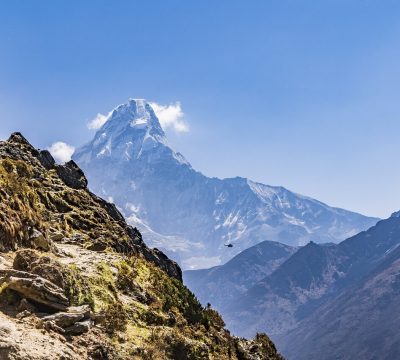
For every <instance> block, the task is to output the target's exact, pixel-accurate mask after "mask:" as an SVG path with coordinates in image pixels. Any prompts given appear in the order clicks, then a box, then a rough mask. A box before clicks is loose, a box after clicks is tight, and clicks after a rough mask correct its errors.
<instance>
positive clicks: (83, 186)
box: [0, 132, 182, 280]
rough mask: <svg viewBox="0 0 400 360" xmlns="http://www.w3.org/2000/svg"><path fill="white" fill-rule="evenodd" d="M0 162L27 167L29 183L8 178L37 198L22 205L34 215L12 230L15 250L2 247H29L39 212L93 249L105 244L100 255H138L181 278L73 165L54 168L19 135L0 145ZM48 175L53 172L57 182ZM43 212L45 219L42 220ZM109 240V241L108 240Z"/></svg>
mask: <svg viewBox="0 0 400 360" xmlns="http://www.w3.org/2000/svg"><path fill="white" fill-rule="evenodd" d="M1 159H12V160H16V161H22V162H23V163H20V164H21V167H22V164H23V165H24V166H29V167H30V168H29V169H26V170H25V171H28V170H29V171H32V173H33V176H32V178H33V179H30V178H24V175H27V174H22V173H21V174H18V170H17V169H12V170H11V174H10V176H11V177H13V180H14V181H19V182H21V184H23V185H26V192H27V193H31V190H33V191H35V189H36V190H37V191H36V193H35V194H34V195H37V197H38V199H29V200H30V202H31V203H32V202H35V204H31V203H30V204H26V205H27V206H29V207H30V209H29V210H30V211H32V213H33V214H32V216H30V219H20V221H19V223H17V224H15V225H19V228H20V229H19V231H20V232H21V234H22V236H21V237H20V238H19V239H18V238H15V239H14V240H13V244H8V241H3V242H2V241H0V243H3V246H4V245H6V246H8V247H9V248H11V247H15V246H19V245H22V244H23V243H25V244H27V243H28V241H29V239H30V237H31V235H32V234H31V232H32V220H33V219H31V218H32V217H33V215H35V212H38V211H39V210H42V213H43V214H41V215H40V216H39V217H41V218H46V217H50V216H51V217H55V216H57V217H58V218H59V219H60V221H61V222H66V223H67V224H66V225H67V226H68V227H69V228H72V229H75V230H79V231H83V232H85V233H86V235H87V236H88V237H90V238H91V241H90V242H91V246H94V244H103V246H102V249H103V250H104V249H105V248H107V247H108V246H110V247H111V248H114V249H115V250H116V251H119V252H121V253H124V254H141V255H142V256H144V257H146V259H147V260H149V261H152V262H154V263H155V264H156V265H157V266H160V267H161V268H163V269H164V270H165V271H167V272H169V275H171V276H173V277H176V278H177V279H180V280H181V279H182V272H181V270H180V268H179V266H178V265H177V264H176V263H175V262H174V261H172V260H170V259H168V258H167V257H166V256H163V255H161V252H160V251H159V250H152V249H150V248H148V247H147V246H146V245H145V243H144V242H143V239H142V237H141V235H140V233H139V231H137V229H134V228H133V227H131V226H129V225H128V224H127V223H126V222H125V220H124V218H123V216H122V214H121V213H120V212H119V211H118V209H117V208H116V207H115V205H113V204H109V203H107V202H106V201H105V200H103V199H101V198H99V197H97V196H96V195H94V194H92V193H91V192H90V191H89V190H88V189H87V180H86V177H85V175H84V173H83V172H82V170H81V169H80V168H79V167H78V166H77V165H76V163H75V162H74V161H70V162H68V163H66V164H65V165H56V164H55V162H54V159H53V160H52V158H51V155H50V154H49V153H43V151H42V152H41V151H38V150H36V149H35V148H34V147H33V146H32V145H31V144H30V143H29V142H28V140H26V138H25V137H24V136H23V135H22V134H20V133H18V132H17V133H13V134H12V135H11V136H10V138H9V140H8V141H4V142H0V160H1ZM52 170H56V173H57V175H58V176H57V175H55V174H54V172H52ZM47 172H49V174H51V175H50V176H48V177H47V178H46V176H45V173H47ZM49 180H50V182H49ZM63 185H66V186H63ZM43 190H44V191H43ZM4 196H5V195H4ZM32 196H33V195H32ZM0 200H1V193H0ZM18 206H20V205H18ZM35 207H37V208H35ZM40 207H42V209H40ZM43 207H44V209H43ZM74 208H79V211H77V212H75V211H74ZM46 212H47V214H45V213H46ZM0 213H1V209H0ZM50 213H51V214H50ZM36 215H38V214H36ZM86 215H90V216H86ZM0 216H1V214H0ZM88 217H89V218H90V219H88ZM110 221H112V227H113V229H112V231H110V229H107V228H106V224H107V223H109V222H110ZM43 225H46V224H42V227H43V229H40V228H39V226H37V229H35V230H34V233H35V234H38V232H40V230H43V231H42V235H43V233H44V232H46V231H47V230H49V229H45V228H44V226H43ZM2 230H3V229H2V228H1V227H0V240H1V238H2V237H5V236H6V234H3V235H2V233H3V232H4V230H3V231H2ZM108 237H111V239H110V238H108ZM36 239H37V240H38V241H39V240H40V244H39V246H46V245H45V241H42V240H45V237H44V236H43V237H39V238H38V237H36ZM43 250H47V249H43Z"/></svg>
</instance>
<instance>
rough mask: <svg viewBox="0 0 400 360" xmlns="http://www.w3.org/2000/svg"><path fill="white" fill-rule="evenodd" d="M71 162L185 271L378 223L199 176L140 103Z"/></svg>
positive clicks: (242, 182) (331, 238) (242, 183)
mask: <svg viewBox="0 0 400 360" xmlns="http://www.w3.org/2000/svg"><path fill="white" fill-rule="evenodd" d="M74 160H75V161H76V162H77V163H78V164H79V165H80V166H81V167H82V168H83V169H84V170H85V173H86V174H87V176H88V179H89V184H90V187H91V189H92V190H93V191H95V192H96V193H98V194H99V195H102V196H104V197H106V198H109V199H112V200H113V201H114V202H115V203H116V204H117V206H118V207H119V208H120V209H121V210H122V211H123V213H124V214H125V215H126V217H127V218H128V220H129V221H130V223H131V224H133V225H135V226H137V227H138V228H139V229H140V230H141V231H142V232H143V233H144V235H145V236H146V238H147V239H149V243H150V244H151V245H152V246H157V247H158V248H161V249H162V250H163V251H165V252H166V253H167V254H168V255H169V256H172V257H173V258H174V259H176V260H178V261H179V262H180V263H181V264H182V265H183V267H184V268H186V269H188V268H192V269H193V268H203V267H210V266H213V265H218V264H221V263H224V262H226V261H228V260H229V259H231V258H232V257H233V256H235V255H236V254H238V253H239V252H240V251H242V250H244V249H247V248H249V247H250V246H252V245H255V244H257V243H259V242H261V241H264V240H272V241H279V242H283V243H286V244H288V245H296V246H297V245H303V244H306V243H307V242H309V241H310V240H312V241H315V242H339V241H341V240H343V239H345V238H347V237H349V236H351V235H354V234H356V233H358V232H359V231H362V230H365V229H367V228H369V227H370V226H372V225H374V224H375V223H376V221H377V219H375V218H370V217H365V216H363V215H360V214H357V213H353V212H350V211H346V210H342V209H338V208H332V207H330V206H328V205H326V204H323V203H321V202H319V201H317V200H314V199H311V198H308V197H305V196H302V195H298V194H295V193H293V192H291V191H289V190H287V189H285V188H283V187H279V186H269V185H264V184H260V183H256V182H253V181H250V180H248V179H245V178H240V177H236V178H229V179H218V178H209V177H206V176H204V175H203V174H201V173H200V172H198V171H195V170H194V169H193V168H192V167H191V165H190V164H189V162H188V161H187V160H186V159H185V158H184V157H183V156H182V155H181V154H180V153H178V152H175V151H174V150H173V149H172V148H171V147H170V146H169V145H168V142H167V139H166V136H165V133H164V131H163V129H162V128H161V126H160V122H159V121H158V119H157V116H156V114H155V112H154V111H153V109H152V107H151V105H150V104H149V103H148V102H146V101H145V100H129V101H128V102H127V103H126V104H123V105H119V106H118V107H116V108H115V109H114V110H113V111H112V112H111V113H110V115H109V117H108V119H107V121H106V122H105V124H104V125H103V126H102V127H101V128H100V129H99V130H98V131H97V133H96V135H95V137H94V139H93V140H92V141H90V142H89V143H88V144H86V145H85V146H83V147H82V148H80V149H78V151H77V152H76V153H75V155H74ZM260 161H261V159H260ZM225 244H233V247H229V248H228V247H226V246H224V245H225Z"/></svg>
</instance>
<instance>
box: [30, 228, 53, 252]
mask: <svg viewBox="0 0 400 360" xmlns="http://www.w3.org/2000/svg"><path fill="white" fill-rule="evenodd" d="M29 242H30V243H31V245H32V247H33V248H35V249H40V250H43V251H49V250H50V246H51V243H50V241H49V240H48V239H47V238H46V237H45V236H44V235H43V234H42V233H41V232H40V231H39V230H37V229H32V231H31V234H30V237H29Z"/></svg>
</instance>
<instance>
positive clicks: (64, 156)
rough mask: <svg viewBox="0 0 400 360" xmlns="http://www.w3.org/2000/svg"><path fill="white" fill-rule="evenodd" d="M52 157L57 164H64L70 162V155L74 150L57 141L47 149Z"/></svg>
mask: <svg viewBox="0 0 400 360" xmlns="http://www.w3.org/2000/svg"><path fill="white" fill-rule="evenodd" d="M47 150H49V151H50V153H51V155H53V157H54V159H55V160H56V161H57V162H59V163H65V162H67V161H70V160H71V156H72V154H73V153H74V152H75V148H74V147H73V146H71V145H68V144H66V143H65V142H62V141H57V142H55V143H54V144H53V145H51V146H50V147H48V148H47Z"/></svg>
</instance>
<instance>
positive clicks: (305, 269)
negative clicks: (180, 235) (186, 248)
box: [184, 213, 400, 360]
mask: <svg viewBox="0 0 400 360" xmlns="http://www.w3.org/2000/svg"><path fill="white" fill-rule="evenodd" d="M260 245H261V244H260ZM399 245H400V213H396V214H393V215H392V216H391V217H390V218H389V219H387V220H382V221H380V222H378V223H377V224H376V225H375V226H373V227H372V228H370V229H369V230H368V231H364V232H361V233H359V234H357V235H356V236H353V237H351V238H349V239H347V240H345V241H343V242H341V243H340V244H337V245H336V244H320V245H318V244H315V243H313V242H310V243H309V244H307V245H306V246H304V247H302V248H300V249H299V250H298V251H296V252H294V253H293V254H292V255H291V254H290V251H291V250H290V249H288V250H289V254H288V255H289V256H286V255H287V254H286V255H283V256H282V257H281V258H280V259H281V260H283V259H285V256H286V259H285V260H284V261H283V262H282V263H281V264H280V265H279V266H277V267H276V268H275V269H272V270H273V271H271V273H270V274H267V275H266V276H265V277H264V278H262V279H261V280H259V281H257V282H256V283H255V284H254V285H252V286H247V287H243V286H242V284H243V281H242V280H241V275H239V274H238V273H233V268H232V266H230V262H228V263H227V264H226V265H224V266H222V267H219V268H216V269H215V270H212V269H210V270H197V271H190V272H185V275H184V278H185V280H186V281H187V283H188V285H189V287H191V288H192V289H193V290H194V292H195V293H196V292H197V294H198V295H199V297H200V300H201V301H203V302H208V301H211V302H212V301H213V300H215V303H214V304H215V307H216V308H217V309H218V310H219V311H221V313H222V314H223V316H224V318H225V319H226V322H227V325H228V327H229V328H230V329H231V330H232V331H233V332H234V333H235V334H238V335H240V336H248V335H250V334H255V333H256V332H257V331H262V330H263V331H266V330H267V331H268V332H269V333H270V334H271V337H272V339H274V341H275V343H276V344H277V345H278V348H279V350H280V351H281V352H282V353H283V355H284V356H286V357H287V358H288V359H295V360H306V359H307V360H308V359H324V360H325V359H326V360H330V359H332V360H333V359H366V360H368V359H371V360H372V359H397V358H400V333H399V332H398V321H399V320H400V311H399V309H398V304H399V300H400V246H399ZM264 246H266V248H265V250H266V252H267V253H266V254H262V255H261V257H258V256H257V255H256V254H257V251H255V249H256V247H254V248H251V249H248V250H247V254H246V252H243V253H242V254H239V255H238V256H236V257H235V259H233V260H231V262H232V261H234V260H235V269H245V270H244V273H245V274H251V273H253V272H254V273H255V274H257V275H259V274H260V273H259V272H257V269H259V266H260V263H264V264H268V262H269V261H270V259H269V255H270V254H271V252H272V251H271V249H270V248H269V246H270V244H269V243H265V244H264ZM275 246H276V245H275ZM292 250H293V249H292ZM249 255H250V256H249ZM252 258H253V259H254V262H253V261H252ZM264 266H265V265H264ZM213 271H214V273H215V276H210V274H213ZM257 275H256V276H257ZM245 276H246V275H245ZM236 277H237V280H236V283H235V278H236ZM219 279H222V280H223V281H226V282H227V284H228V288H232V289H235V287H237V288H238V289H240V291H236V292H232V294H234V296H229V292H228V291H227V287H226V286H224V284H223V281H222V282H221V283H220V281H219ZM215 284H217V286H215ZM207 290H209V291H207Z"/></svg>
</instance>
